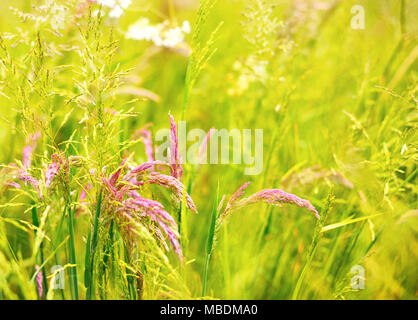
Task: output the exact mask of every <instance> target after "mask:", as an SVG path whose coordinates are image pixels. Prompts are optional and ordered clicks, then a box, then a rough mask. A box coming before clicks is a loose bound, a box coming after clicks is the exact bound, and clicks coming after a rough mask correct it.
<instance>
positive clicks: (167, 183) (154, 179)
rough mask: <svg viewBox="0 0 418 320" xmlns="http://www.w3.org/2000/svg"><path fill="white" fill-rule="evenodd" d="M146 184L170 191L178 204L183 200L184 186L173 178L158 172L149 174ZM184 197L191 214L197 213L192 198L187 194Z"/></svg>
mask: <svg viewBox="0 0 418 320" xmlns="http://www.w3.org/2000/svg"><path fill="white" fill-rule="evenodd" d="M146 183H149V184H157V185H160V186H162V187H165V188H168V189H170V190H171V191H173V193H174V196H175V197H176V199H177V201H178V202H180V201H181V200H182V199H183V192H184V186H183V184H182V183H181V182H180V181H179V180H178V179H176V178H175V177H172V176H167V175H165V174H162V173H158V172H151V173H150V175H149V177H148V180H147V181H146ZM185 197H186V205H187V207H188V208H189V209H190V210H192V211H193V212H196V213H197V209H196V206H195V204H194V203H193V200H192V198H191V197H190V196H189V195H188V194H187V193H186V194H185Z"/></svg>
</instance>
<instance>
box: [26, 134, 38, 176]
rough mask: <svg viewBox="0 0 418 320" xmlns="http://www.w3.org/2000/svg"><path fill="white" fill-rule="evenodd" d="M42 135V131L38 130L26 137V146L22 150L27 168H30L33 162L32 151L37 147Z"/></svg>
mask: <svg viewBox="0 0 418 320" xmlns="http://www.w3.org/2000/svg"><path fill="white" fill-rule="evenodd" d="M40 136H41V133H40V132H36V133H34V134H32V135H30V136H29V138H27V139H26V146H25V147H24V148H23V152H22V163H23V166H24V167H25V168H30V165H31V162H32V153H33V151H34V150H35V148H36V141H37V140H38V139H39V137H40Z"/></svg>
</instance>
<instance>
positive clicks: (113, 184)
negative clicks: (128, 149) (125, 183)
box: [109, 160, 126, 186]
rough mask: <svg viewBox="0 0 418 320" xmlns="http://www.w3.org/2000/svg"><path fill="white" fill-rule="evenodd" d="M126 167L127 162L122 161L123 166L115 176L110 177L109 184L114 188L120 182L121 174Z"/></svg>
mask: <svg viewBox="0 0 418 320" xmlns="http://www.w3.org/2000/svg"><path fill="white" fill-rule="evenodd" d="M125 165H126V160H123V161H122V164H121V165H120V166H119V168H118V169H117V170H116V171H115V173H113V174H112V175H111V176H110V178H109V183H110V184H111V185H112V186H115V185H116V182H117V181H118V180H119V176H120V173H121V171H122V169H123V168H124V167H125Z"/></svg>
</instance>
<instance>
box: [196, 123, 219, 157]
mask: <svg viewBox="0 0 418 320" xmlns="http://www.w3.org/2000/svg"><path fill="white" fill-rule="evenodd" d="M214 132H215V128H210V130H209V132H208V134H207V135H206V137H205V139H204V140H203V142H202V144H201V146H200V148H199V160H200V163H202V160H205V163H206V162H207V155H208V151H207V149H208V144H209V140H210V138H211V137H212V135H213V133H214Z"/></svg>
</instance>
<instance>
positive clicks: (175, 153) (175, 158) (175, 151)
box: [168, 113, 183, 180]
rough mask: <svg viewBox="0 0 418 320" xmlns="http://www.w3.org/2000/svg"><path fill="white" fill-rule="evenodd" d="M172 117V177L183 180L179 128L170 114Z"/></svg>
mask: <svg viewBox="0 0 418 320" xmlns="http://www.w3.org/2000/svg"><path fill="white" fill-rule="evenodd" d="M168 116H169V117H170V159H169V161H170V164H171V176H173V177H174V178H177V179H179V180H181V178H182V176H183V166H182V164H181V163H182V161H181V157H180V154H179V142H178V138H177V126H176V123H175V121H174V118H173V116H172V115H171V114H170V113H169V114H168Z"/></svg>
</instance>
